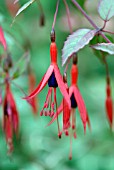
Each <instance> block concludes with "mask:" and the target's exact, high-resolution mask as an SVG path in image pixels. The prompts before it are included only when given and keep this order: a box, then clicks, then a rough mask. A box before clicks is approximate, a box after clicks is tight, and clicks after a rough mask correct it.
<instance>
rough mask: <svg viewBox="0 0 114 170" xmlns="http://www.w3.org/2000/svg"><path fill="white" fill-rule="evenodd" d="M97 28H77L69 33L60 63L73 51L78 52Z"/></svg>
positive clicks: (63, 62)
mask: <svg viewBox="0 0 114 170" xmlns="http://www.w3.org/2000/svg"><path fill="white" fill-rule="evenodd" d="M97 31H98V30H90V29H79V30H77V31H76V32H74V33H73V34H71V35H70V36H69V37H68V38H67V40H66V42H65V43H64V47H63V50H62V65H64V64H65V63H66V61H67V60H68V59H69V58H70V57H71V56H72V54H73V53H75V52H78V51H79V50H80V49H82V48H83V47H84V46H85V45H87V44H88V43H89V42H90V40H91V39H92V38H93V37H94V36H95V34H96V33H97Z"/></svg>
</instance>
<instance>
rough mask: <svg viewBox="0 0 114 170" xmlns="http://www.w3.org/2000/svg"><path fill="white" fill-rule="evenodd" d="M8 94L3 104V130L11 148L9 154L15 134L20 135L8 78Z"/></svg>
mask: <svg viewBox="0 0 114 170" xmlns="http://www.w3.org/2000/svg"><path fill="white" fill-rule="evenodd" d="M5 83H6V93H5V98H4V104H3V129H4V132H5V136H6V142H7V144H8V147H9V153H11V152H12V150H13V134H16V135H18V128H19V116H18V111H17V108H16V104H15V100H14V98H13V95H12V92H11V89H10V84H9V82H8V77H7V78H6V82H5Z"/></svg>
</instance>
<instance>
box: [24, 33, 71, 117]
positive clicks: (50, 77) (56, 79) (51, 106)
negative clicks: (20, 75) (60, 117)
mask: <svg viewBox="0 0 114 170" xmlns="http://www.w3.org/2000/svg"><path fill="white" fill-rule="evenodd" d="M50 55H51V64H50V66H49V68H48V70H47V72H46V73H45V75H44V76H43V78H42V80H41V82H40V83H39V85H38V86H37V88H36V89H35V90H34V91H33V92H32V93H31V94H30V95H29V96H28V97H26V98H25V99H27V100H28V99H31V98H33V97H35V96H36V95H37V94H38V93H40V91H41V90H42V89H43V88H44V87H45V86H46V84H47V83H48V86H49V90H48V94H47V96H46V101H45V103H44V107H43V109H42V111H41V113H40V115H45V116H51V117H52V116H53V115H54V113H55V108H56V109H57V99H56V88H57V87H59V89H60V91H61V93H62V95H63V96H64V98H65V100H66V101H67V104H68V107H69V108H70V98H69V95H68V92H67V90H66V88H65V84H64V82H63V80H62V76H61V74H60V71H59V68H58V65H57V47H56V43H55V32H54V30H52V32H51V45H50ZM52 93H54V96H53V99H54V101H52Z"/></svg>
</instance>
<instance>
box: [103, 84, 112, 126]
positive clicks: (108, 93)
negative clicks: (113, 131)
mask: <svg viewBox="0 0 114 170" xmlns="http://www.w3.org/2000/svg"><path fill="white" fill-rule="evenodd" d="M105 108H106V113H107V118H108V121H109V124H110V127H111V128H112V124H113V102H112V97H111V87H110V83H109V81H108V82H107V87H106V101H105Z"/></svg>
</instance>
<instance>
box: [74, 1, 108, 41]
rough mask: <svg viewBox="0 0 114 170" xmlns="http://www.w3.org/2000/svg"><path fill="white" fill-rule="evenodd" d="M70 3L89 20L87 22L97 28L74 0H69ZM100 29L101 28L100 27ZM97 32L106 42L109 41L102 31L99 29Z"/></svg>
mask: <svg viewBox="0 0 114 170" xmlns="http://www.w3.org/2000/svg"><path fill="white" fill-rule="evenodd" d="M71 1H72V3H73V4H74V5H75V6H76V7H77V8H78V9H79V10H80V12H81V13H82V14H83V15H84V17H85V18H86V19H87V20H88V21H89V23H90V24H91V25H92V26H93V27H94V28H95V29H99V28H98V26H97V25H96V24H95V23H94V21H93V20H92V19H91V18H90V17H89V16H88V15H87V13H86V12H85V11H84V10H83V9H82V7H81V6H80V5H79V4H78V2H77V1H76V0H71ZM101 30H102V29H101ZM99 34H100V35H101V36H102V37H103V38H104V39H105V40H106V41H107V42H108V43H111V41H110V40H109V39H108V38H107V37H106V36H105V35H104V34H103V33H102V31H99Z"/></svg>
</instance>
